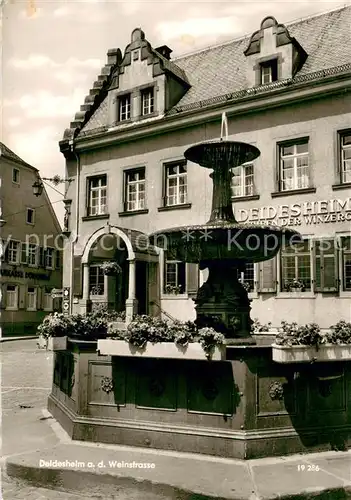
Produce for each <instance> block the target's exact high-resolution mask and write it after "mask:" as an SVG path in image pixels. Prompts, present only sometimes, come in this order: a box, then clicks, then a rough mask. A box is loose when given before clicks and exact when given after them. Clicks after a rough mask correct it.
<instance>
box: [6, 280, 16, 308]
mask: <svg viewBox="0 0 351 500" xmlns="http://www.w3.org/2000/svg"><path fill="white" fill-rule="evenodd" d="M6 309H9V310H16V309H18V286H16V285H7V287H6Z"/></svg>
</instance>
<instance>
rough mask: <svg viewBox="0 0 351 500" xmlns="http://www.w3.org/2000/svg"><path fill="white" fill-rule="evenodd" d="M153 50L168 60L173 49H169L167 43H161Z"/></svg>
mask: <svg viewBox="0 0 351 500" xmlns="http://www.w3.org/2000/svg"><path fill="white" fill-rule="evenodd" d="M155 50H156V52H158V53H159V54H161V56H163V57H165V58H166V59H168V60H170V58H171V53H172V52H173V50H172V49H170V48H169V47H167V45H161V47H157V49H155Z"/></svg>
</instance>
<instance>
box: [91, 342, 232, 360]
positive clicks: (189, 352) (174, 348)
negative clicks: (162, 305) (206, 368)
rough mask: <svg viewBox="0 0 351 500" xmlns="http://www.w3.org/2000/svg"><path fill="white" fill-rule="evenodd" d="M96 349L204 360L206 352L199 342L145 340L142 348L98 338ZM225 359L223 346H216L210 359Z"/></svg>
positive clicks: (123, 354)
mask: <svg viewBox="0 0 351 500" xmlns="http://www.w3.org/2000/svg"><path fill="white" fill-rule="evenodd" d="M97 350H98V352H99V354H101V355H105V356H106V355H108V356H132V357H144V358H169V359H200V360H201V359H202V360H206V359H207V358H206V353H205V351H204V350H203V347H202V346H201V344H200V343H199V342H190V343H189V344H188V345H187V346H185V347H182V346H178V345H176V344H175V343H174V342H158V343H157V344H152V343H150V342H147V343H146V345H145V346H144V347H142V348H140V347H135V346H134V345H133V344H129V343H128V342H126V341H125V340H113V339H100V340H98V345H97ZM224 359H225V346H216V347H215V348H214V349H213V353H212V356H211V360H212V361H221V360H224Z"/></svg>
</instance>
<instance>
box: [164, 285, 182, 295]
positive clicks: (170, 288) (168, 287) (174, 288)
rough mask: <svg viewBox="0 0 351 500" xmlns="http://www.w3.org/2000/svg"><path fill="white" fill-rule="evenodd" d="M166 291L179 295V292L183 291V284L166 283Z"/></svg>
mask: <svg viewBox="0 0 351 500" xmlns="http://www.w3.org/2000/svg"><path fill="white" fill-rule="evenodd" d="M165 291H166V293H167V294H170V295H178V294H179V293H181V292H182V286H181V285H166V288H165Z"/></svg>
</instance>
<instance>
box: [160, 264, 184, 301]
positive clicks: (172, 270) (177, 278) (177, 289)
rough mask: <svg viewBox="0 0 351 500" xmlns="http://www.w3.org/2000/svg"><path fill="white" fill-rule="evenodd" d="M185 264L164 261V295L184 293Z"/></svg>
mask: <svg viewBox="0 0 351 500" xmlns="http://www.w3.org/2000/svg"><path fill="white" fill-rule="evenodd" d="M185 280H186V278H185V262H180V261H177V260H167V259H165V272H164V293H167V294H172V295H177V294H178V293H185V291H186V290H185V289H186V287H185V282H186V281H185Z"/></svg>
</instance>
